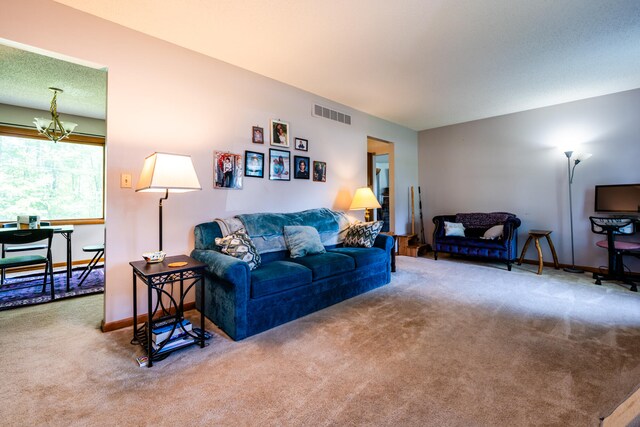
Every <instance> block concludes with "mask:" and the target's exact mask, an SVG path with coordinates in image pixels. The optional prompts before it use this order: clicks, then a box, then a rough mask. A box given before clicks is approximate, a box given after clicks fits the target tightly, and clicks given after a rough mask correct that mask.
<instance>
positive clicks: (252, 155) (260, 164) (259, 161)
mask: <svg viewBox="0 0 640 427" xmlns="http://www.w3.org/2000/svg"><path fill="white" fill-rule="evenodd" d="M244 176H251V177H254V178H263V177H264V153H257V152H255V151H245V152H244Z"/></svg>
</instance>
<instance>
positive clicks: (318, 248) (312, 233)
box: [284, 225, 326, 258]
mask: <svg viewBox="0 0 640 427" xmlns="http://www.w3.org/2000/svg"><path fill="white" fill-rule="evenodd" d="M284 240H285V242H286V243H287V249H289V256H290V257H291V258H300V257H303V256H305V255H314V254H323V253H325V252H326V249H325V248H324V245H323V244H322V242H321V241H320V234H318V230H316V228H315V227H311V226H308V225H285V226H284Z"/></svg>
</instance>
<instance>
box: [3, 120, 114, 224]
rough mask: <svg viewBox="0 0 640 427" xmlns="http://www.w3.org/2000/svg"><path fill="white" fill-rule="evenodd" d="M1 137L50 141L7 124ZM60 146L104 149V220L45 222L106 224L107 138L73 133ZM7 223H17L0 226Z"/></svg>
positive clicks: (35, 131) (34, 131) (26, 129)
mask: <svg viewBox="0 0 640 427" xmlns="http://www.w3.org/2000/svg"><path fill="white" fill-rule="evenodd" d="M0 136H9V137H14V138H28V139H42V140H49V138H47V137H46V136H44V135H41V134H40V133H39V132H38V131H37V130H36V129H32V128H23V127H16V126H7V125H6V124H0ZM58 144H84V145H97V146H101V147H102V218H91V219H82V218H80V219H55V220H48V219H47V218H43V220H48V221H50V222H51V225H83V224H104V214H105V208H106V206H105V202H106V200H105V198H106V172H107V171H106V168H105V165H106V160H107V159H106V155H105V154H106V152H105V151H106V150H105V147H106V138H105V137H104V136H98V135H82V134H75V133H72V134H71V135H69V136H68V137H66V138H65V139H64V140H62V141H59V142H58ZM7 222H15V221H0V225H2V224H6V223H7Z"/></svg>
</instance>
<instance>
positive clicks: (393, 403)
mask: <svg viewBox="0 0 640 427" xmlns="http://www.w3.org/2000/svg"><path fill="white" fill-rule="evenodd" d="M534 269H535V267H533V266H523V267H516V268H514V271H512V272H507V271H506V269H505V268H504V267H501V266H494V265H490V264H475V263H471V262H460V261H452V260H449V259H441V260H439V261H434V260H431V259H426V258H420V259H414V258H406V257H399V258H398V272H397V273H395V274H394V275H393V281H392V283H391V284H390V285H387V286H384V287H382V288H380V289H377V290H375V291H372V292H369V293H367V294H364V295H361V296H359V297H356V298H353V299H351V300H349V301H346V302H343V303H341V304H338V305H335V306H333V307H330V308H328V309H325V310H322V311H320V312H318V313H314V314H312V315H310V316H307V317H305V318H302V319H299V320H297V321H294V322H290V323H288V324H286V325H283V326H281V327H278V328H276V329H273V330H271V331H267V332H265V333H262V334H260V335H258V336H255V337H252V338H249V339H246V340H244V341H241V342H233V341H231V340H229V339H228V338H226V337H224V336H223V335H221V334H220V333H219V331H218V330H217V329H216V328H215V327H214V326H212V325H211V324H209V325H208V328H209V330H210V331H212V332H214V337H213V338H212V340H210V345H209V346H208V347H206V348H205V349H199V348H190V349H188V350H184V351H181V352H178V353H175V354H173V355H171V356H170V357H169V358H168V359H166V360H165V361H162V362H158V363H156V364H155V365H154V367H153V368H151V369H147V368H139V367H138V366H137V364H136V362H135V360H134V358H135V356H136V355H138V354H141V348H139V347H135V346H132V345H130V344H129V340H130V339H131V328H128V329H126V330H121V331H115V332H111V333H106V334H103V333H101V332H100V331H99V323H100V320H101V317H102V297H101V296H91V297H85V298H79V299H73V300H67V301H60V302H57V303H54V304H47V305H41V306H36V307H30V308H21V309H17V310H11V311H7V312H3V313H0V366H1V368H0V372H1V375H0V420H2V421H0V422H1V423H2V424H3V425H56V426H57V425H64V426H67V425H77V426H85V425H121V426H125V425H126V426H131V425H136V426H138V425H176V424H177V425H187V426H193V425H241V426H249V425H260V426H264V425H313V426H316V425H340V426H342V425H393V426H410V425H430V426H431V425H432V426H502V425H504V426H525V425H557V426H590V425H592V426H596V425H598V422H599V421H598V418H599V417H600V416H601V415H604V414H606V413H608V412H609V411H610V410H611V409H612V408H613V407H614V406H615V405H616V404H618V403H620V402H621V401H622V400H623V398H624V397H625V396H626V395H628V394H629V393H630V392H631V391H632V390H634V388H635V386H636V385H637V384H638V383H640V296H639V295H638V294H635V293H631V292H628V291H626V290H624V289H623V288H619V287H598V286H595V285H592V284H591V280H590V279H589V277H588V276H587V275H582V276H575V275H569V274H567V273H561V272H556V271H554V270H553V269H549V268H545V271H544V275H542V276H537V275H535V274H534V273H532V271H533V270H534ZM190 314H191V315H192V316H194V315H195V314H196V313H195V312H191V313H190Z"/></svg>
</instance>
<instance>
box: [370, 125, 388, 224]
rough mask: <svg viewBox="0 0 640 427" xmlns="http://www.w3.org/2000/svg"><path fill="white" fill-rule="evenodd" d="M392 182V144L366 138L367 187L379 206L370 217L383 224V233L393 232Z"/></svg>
mask: <svg viewBox="0 0 640 427" xmlns="http://www.w3.org/2000/svg"><path fill="white" fill-rule="evenodd" d="M394 181H395V180H394V157H393V144H392V143H391V142H388V141H383V140H381V139H377V138H372V137H369V138H367V186H369V187H370V188H371V189H372V190H373V194H375V196H376V198H377V199H378V202H379V203H380V206H381V208H379V209H375V210H374V212H373V216H372V217H373V219H374V220H379V221H382V222H383V225H382V230H381V231H383V232H391V233H393V232H394V231H395V204H394V200H395V195H394V187H395V182H394Z"/></svg>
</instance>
